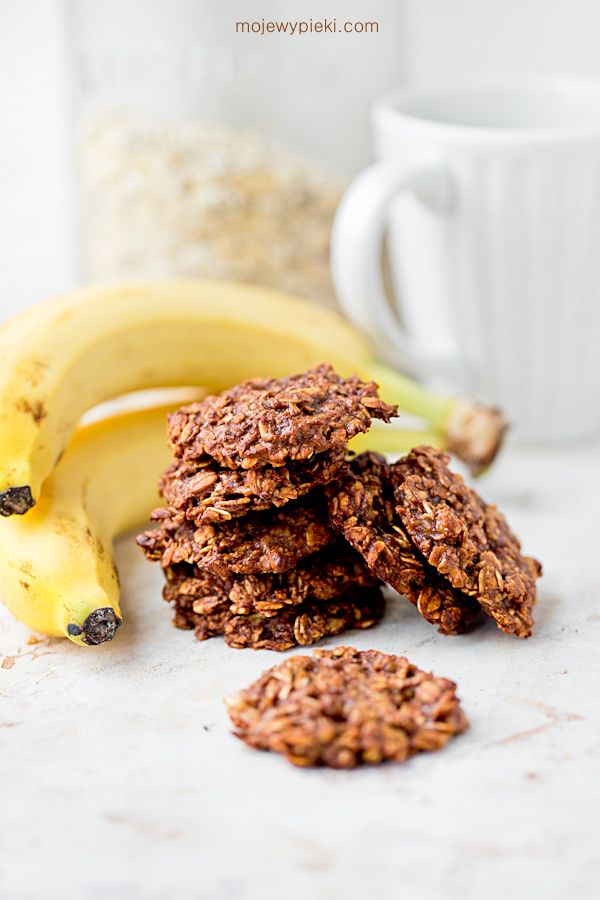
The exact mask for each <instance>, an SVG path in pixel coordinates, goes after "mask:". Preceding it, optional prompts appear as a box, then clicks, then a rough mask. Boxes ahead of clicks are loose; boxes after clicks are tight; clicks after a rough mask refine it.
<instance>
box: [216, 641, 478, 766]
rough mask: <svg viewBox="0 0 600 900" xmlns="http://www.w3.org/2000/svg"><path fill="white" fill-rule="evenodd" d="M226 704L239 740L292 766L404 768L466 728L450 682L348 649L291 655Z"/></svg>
mask: <svg viewBox="0 0 600 900" xmlns="http://www.w3.org/2000/svg"><path fill="white" fill-rule="evenodd" d="M226 702H227V708H228V712H229V716H230V718H231V721H232V722H233V725H234V727H235V732H234V734H235V735H236V737H238V738H240V739H241V740H242V741H244V742H245V743H246V744H248V745H249V746H251V747H255V748H257V749H260V750H270V751H272V752H275V753H281V754H283V756H284V757H285V758H286V759H287V760H288V762H291V763H293V764H294V765H296V766H317V765H322V766H330V767H332V768H337V769H351V768H354V767H355V766H358V765H360V764H361V763H370V764H377V763H381V762H385V761H388V760H389V761H394V762H403V761H404V760H406V759H408V757H410V756H412V755H413V754H415V753H418V752H420V751H424V750H440V749H442V747H444V746H445V744H446V743H447V742H448V740H449V739H450V738H451V737H453V736H454V735H457V734H460V733H461V732H463V731H465V730H466V728H467V727H468V720H467V717H466V716H465V714H464V712H463V711H462V709H461V707H460V704H459V700H458V698H457V696H456V685H455V684H454V682H452V681H449V680H448V679H446V678H436V677H434V676H433V675H431V674H430V673H428V672H423V671H422V670H421V669H418V668H417V667H416V666H414V665H413V664H412V663H410V662H409V661H408V660H407V659H405V658H404V657H402V656H393V655H391V654H388V653H380V652H379V651H377V650H366V651H362V652H361V651H358V650H354V649H353V648H352V647H337V648H336V649H335V650H316V651H315V652H314V654H312V655H311V656H292V657H291V658H290V659H286V660H284V661H283V662H282V663H279V664H278V665H277V666H274V667H273V668H271V669H269V670H268V671H266V672H264V673H263V674H262V675H261V676H260V678H258V680H257V681H255V682H254V684H252V685H250V687H249V688H246V689H245V690H242V691H240V693H239V694H237V695H236V696H235V697H232V698H231V699H229V700H227V701H226Z"/></svg>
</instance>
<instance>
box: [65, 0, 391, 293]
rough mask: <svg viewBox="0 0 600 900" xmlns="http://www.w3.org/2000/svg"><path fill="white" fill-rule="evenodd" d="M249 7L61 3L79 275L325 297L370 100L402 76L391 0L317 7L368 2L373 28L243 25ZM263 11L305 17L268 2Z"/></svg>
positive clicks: (197, 0) (351, 9)
mask: <svg viewBox="0 0 600 900" xmlns="http://www.w3.org/2000/svg"><path fill="white" fill-rule="evenodd" d="M257 12H258V11H257ZM249 13H250V10H249V5H248V3H247V2H239V0H234V2H230V3H228V4H217V3H215V2H214V0H210V2H208V0H103V2H102V3H101V4H100V3H97V2H96V0H71V2H69V3H68V21H69V31H70V46H71V49H72V64H73V69H74V73H75V80H74V83H75V86H76V92H75V101H76V119H77V154H78V169H79V174H80V198H81V204H80V205H81V217H82V225H83V230H82V233H83V241H82V268H83V275H84V277H86V278H89V279H93V280H105V279H123V278H138V277H167V276H173V275H180V276H201V277H209V278H228V279H234V280H239V281H245V282H250V283H255V284H262V285H266V286H269V287H275V288H279V289H282V290H289V291H292V292H294V293H299V294H302V295H304V296H306V297H308V298H311V299H314V300H317V301H318V302H321V303H324V304H328V305H331V304H332V303H333V290H332V286H331V281H330V276H329V235H330V228H331V222H332V218H333V215H334V211H335V209H336V206H337V203H338V200H339V198H340V195H341V192H342V190H343V187H344V184H345V183H346V181H347V179H348V177H349V176H350V175H352V174H353V172H354V171H355V170H356V169H357V168H358V167H360V166H361V165H362V164H364V162H365V161H366V159H368V155H369V143H370V137H369V122H368V108H369V106H370V103H371V101H372V99H373V97H374V96H376V95H377V94H378V93H379V92H380V91H381V90H382V89H384V88H386V87H388V86H389V85H390V84H391V83H394V82H396V81H398V80H399V79H400V78H401V77H402V74H403V72H402V69H401V66H400V64H399V59H401V57H402V54H401V53H399V49H398V48H399V41H400V39H401V36H402V28H401V15H400V13H399V4H398V3H397V2H394V0H390V2H388V0H380V2H376V3H373V2H371V3H370V4H365V3H364V2H360V3H359V2H355V0H346V2H343V3H342V2H341V0H338V2H336V3H331V2H327V0H325V2H324V3H323V4H322V6H321V7H319V10H318V13H319V15H318V21H323V20H324V19H327V18H328V19H329V21H330V23H331V20H332V19H333V18H337V21H338V23H340V24H341V23H342V22H344V21H346V20H349V21H358V20H360V19H361V14H362V18H363V19H364V18H365V13H367V18H368V19H369V20H370V21H374V20H376V21H377V26H378V31H377V33H366V34H365V33H362V32H358V33H351V34H340V33H339V32H338V33H322V32H321V33H312V34H311V33H303V34H298V33H295V34H293V35H291V34H287V33H286V34H281V33H275V34H274V33H265V34H261V33H252V32H249V31H248V30H240V28H239V26H237V27H236V23H237V22H240V21H243V22H248V21H250V22H251V21H252V18H251V17H250V19H249ZM263 17H264V20H265V21H269V19H270V18H271V19H272V20H273V21H279V22H286V21H289V22H290V23H293V22H294V21H296V20H298V19H300V20H301V21H306V22H308V21H309V20H310V16H308V18H307V9H306V6H305V5H304V4H300V3H297V2H296V3H289V2H274V0H271V2H266V3H264V2H263V3H262V4H261V5H260V17H258V16H257V18H256V19H255V20H254V21H256V22H258V23H260V22H261V21H262V20H263ZM314 21H317V17H316V15H313V25H314Z"/></svg>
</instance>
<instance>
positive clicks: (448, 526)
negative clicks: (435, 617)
mask: <svg viewBox="0 0 600 900" xmlns="http://www.w3.org/2000/svg"><path fill="white" fill-rule="evenodd" d="M448 462H449V457H448V456H446V455H445V454H444V453H441V452H440V451H439V450H435V449H433V448H432V447H416V448H415V449H414V450H412V451H411V452H410V453H409V454H408V456H407V457H406V458H405V459H402V460H400V461H399V462H398V463H396V464H395V465H394V467H393V479H394V485H395V500H396V509H397V512H398V515H399V516H400V518H401V519H402V522H403V523H404V526H405V528H406V531H407V532H408V534H409V535H410V537H411V540H412V541H413V542H414V543H415V545H416V546H417V547H418V548H419V550H420V552H421V553H422V554H423V555H424V557H425V558H426V559H427V561H428V562H429V564H430V565H431V566H434V567H435V568H436V569H437V570H438V572H440V574H441V575H443V576H444V577H445V578H447V579H448V581H449V582H450V584H452V585H453V586H454V587H455V588H457V589H458V590H460V591H461V592H462V593H463V594H466V595H468V596H470V597H472V598H473V599H475V600H477V602H478V603H479V604H480V605H481V606H482V607H483V609H484V610H485V611H486V613H487V614H488V615H489V616H491V617H492V618H493V619H495V621H496V623H497V625H498V627H499V628H500V629H501V630H502V631H505V632H507V633H508V634H514V635H516V636H517V637H523V638H525V637H529V636H530V634H531V630H532V625H533V616H532V610H533V606H534V604H535V601H536V584H535V582H536V579H537V578H538V577H539V576H540V575H541V571H542V569H541V566H540V564H539V563H538V562H537V560H535V559H533V558H531V557H528V556H523V554H522V553H521V545H520V543H519V541H518V540H517V538H516V537H515V535H514V534H513V533H512V532H511V530H510V528H509V527H508V524H507V522H506V520H505V518H504V516H503V515H502V514H501V513H500V512H499V511H498V510H497V509H496V507H495V506H491V505H489V504H487V503H485V501H484V500H482V498H481V497H480V496H479V495H478V494H477V493H476V492H475V491H474V490H472V488H470V487H469V486H468V485H467V484H465V482H464V480H463V478H462V477H461V476H460V475H457V474H455V473H454V472H451V471H450V470H449V469H448V466H447V464H448Z"/></svg>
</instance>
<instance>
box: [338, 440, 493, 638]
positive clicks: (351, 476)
mask: <svg viewBox="0 0 600 900" xmlns="http://www.w3.org/2000/svg"><path fill="white" fill-rule="evenodd" d="M325 490H326V494H327V497H328V501H329V514H330V517H331V522H332V524H333V526H334V527H335V528H336V529H337V530H338V531H339V532H340V533H341V534H342V535H343V536H344V537H345V539H346V540H347V541H348V543H350V544H351V545H352V547H354V548H355V549H356V550H357V551H358V552H359V553H360V554H361V556H362V557H363V558H364V560H365V562H366V563H367V565H368V567H369V569H370V570H371V571H372V572H373V573H374V574H375V575H376V576H377V578H379V579H380V580H381V581H385V582H386V583H387V584H389V585H391V587H393V588H394V589H395V590H397V591H398V592H399V593H400V594H403V595H404V596H405V597H407V599H408V600H410V601H411V603H413V604H414V605H415V606H416V607H417V609H418V610H419V612H420V613H421V615H422V616H423V618H425V619H426V620H427V621H428V622H431V623H433V624H435V625H437V626H438V627H439V630H440V631H441V632H442V633H444V634H459V633H461V632H463V631H465V630H466V629H467V628H468V627H469V626H470V625H471V624H472V623H473V621H474V620H475V618H476V617H477V614H478V613H479V606H478V604H477V603H476V602H475V601H474V600H472V599H471V598H470V597H468V596H466V595H463V594H461V593H460V592H459V591H456V590H453V588H452V587H451V586H450V584H449V583H448V582H447V581H445V580H444V579H443V578H441V577H440V576H439V575H438V574H437V572H436V571H435V569H433V568H432V567H431V566H428V565H427V563H426V561H425V560H424V558H423V557H422V555H421V554H420V553H419V551H418V550H417V548H416V547H415V545H414V544H413V542H412V541H411V540H410V538H409V536H408V534H407V532H406V529H405V528H404V525H403V524H402V520H401V519H400V517H399V516H398V514H397V512H396V508H395V499H394V489H393V485H392V476H391V467H390V465H389V464H388V463H387V462H386V460H385V459H384V457H382V456H379V455H378V454H375V453H361V454H360V456H357V457H356V458H355V459H353V460H352V462H351V463H350V464H349V465H348V466H347V467H346V468H345V470H344V472H343V473H342V474H341V475H340V476H339V477H338V478H337V479H336V481H335V482H333V483H332V484H330V485H329V486H328V487H327V488H326V489H325Z"/></svg>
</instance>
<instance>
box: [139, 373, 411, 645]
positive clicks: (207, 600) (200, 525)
mask: <svg viewBox="0 0 600 900" xmlns="http://www.w3.org/2000/svg"><path fill="white" fill-rule="evenodd" d="M395 414H396V408H395V407H393V406H390V405H389V404H387V403H384V402H383V401H382V400H380V399H379V398H378V395H377V386H376V385H375V384H373V383H369V384H367V383H364V382H361V381H360V380H359V379H358V378H348V379H342V378H340V377H338V376H337V375H336V374H335V373H334V371H333V369H332V368H331V367H330V366H326V365H323V366H319V367H318V368H316V369H313V370H311V371H309V372H307V373H304V374H302V375H297V376H293V377H290V378H283V379H278V380H274V379H271V380H266V379H254V380H252V381H249V382H245V383H244V384H241V385H238V386H237V387H235V388H233V389H232V390H229V391H226V392H224V393H222V394H220V395H218V396H213V397H208V398H206V399H205V400H203V401H201V402H199V403H194V404H192V405H190V406H188V407H185V408H183V409H181V410H179V411H178V412H177V413H175V414H174V415H172V416H171V417H170V420H169V439H170V443H171V446H172V448H173V451H174V453H175V461H174V462H173V464H172V465H171V466H170V467H169V469H168V470H167V472H166V473H165V474H164V476H163V478H162V481H161V493H162V496H163V498H164V500H165V503H166V505H165V507H164V508H162V509H159V510H156V511H155V512H154V513H153V518H154V519H155V520H156V521H157V522H158V523H159V526H158V528H157V529H156V530H154V531H150V532H147V533H145V534H143V535H141V536H140V538H139V539H138V542H139V544H140V545H141V547H142V548H143V550H144V552H145V553H146V555H147V556H148V558H150V559H154V560H158V561H160V564H161V566H162V567H163V570H164V573H165V577H166V582H167V584H166V587H165V590H164V596H165V599H166V600H167V601H168V602H170V603H171V604H172V605H173V607H174V610H175V624H176V625H177V626H178V627H182V628H193V629H194V631H195V634H196V637H198V638H199V639H200V640H204V639H205V638H209V637H212V636H213V635H223V636H224V638H225V641H226V642H227V643H228V644H229V645H230V646H232V647H254V648H264V649H273V650H284V649H287V648H289V647H293V646H294V645H296V644H300V645H306V644H311V643H314V642H315V641H317V640H319V639H321V638H322V637H324V636H326V635H333V634H339V633H340V632H342V631H344V630H346V629H350V628H367V627H369V626H370V625H373V624H374V623H375V622H377V621H378V620H379V619H380V618H381V616H382V615H383V611H384V600H383V596H382V593H381V588H380V580H379V578H378V576H377V575H376V574H374V573H373V572H372V571H371V570H370V569H369V567H368V565H367V564H366V562H365V560H364V559H363V557H362V556H361V554H360V553H359V552H358V551H357V550H356V549H354V548H353V547H352V546H351V545H350V543H348V541H347V540H345V538H344V537H343V536H342V535H340V534H339V532H338V531H337V530H336V529H335V527H334V526H333V524H332V523H331V522H330V518H329V503H328V498H327V495H326V492H325V488H326V486H327V485H328V484H330V483H331V482H333V481H334V480H335V479H336V478H337V477H338V475H340V473H341V472H342V471H343V470H344V469H345V466H346V462H345V460H346V455H347V443H348V441H349V440H350V439H351V438H352V437H354V436H355V435H356V434H358V433H360V432H365V431H367V430H368V429H369V427H370V425H371V421H372V419H374V418H377V419H383V420H384V421H389V419H390V418H391V417H392V416H394V415H395Z"/></svg>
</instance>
